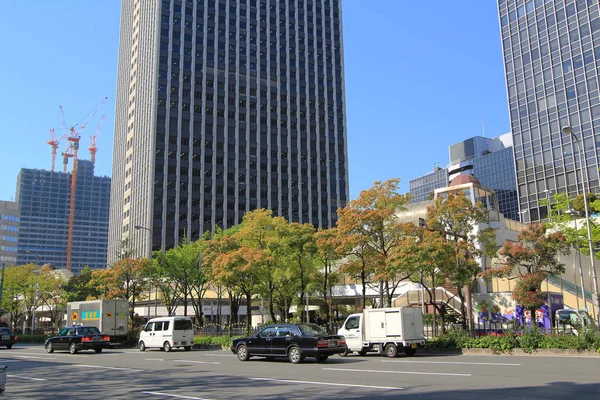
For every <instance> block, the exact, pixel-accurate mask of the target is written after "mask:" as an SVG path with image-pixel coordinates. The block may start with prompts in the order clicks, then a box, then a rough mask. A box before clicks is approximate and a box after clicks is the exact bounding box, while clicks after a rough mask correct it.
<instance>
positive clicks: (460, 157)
mask: <svg viewBox="0 0 600 400" xmlns="http://www.w3.org/2000/svg"><path fill="white" fill-rule="evenodd" d="M510 139H511V138H510V134H509V133H508V134H505V135H502V136H500V137H499V138H486V137H482V136H475V137H472V138H470V139H467V140H463V141H462V142H459V143H456V144H453V145H452V146H450V147H449V155H450V160H451V162H450V164H449V166H448V168H440V169H438V170H436V171H434V172H431V173H429V174H427V175H423V176H421V177H419V178H415V179H412V180H411V181H410V195H411V200H410V202H411V203H418V202H421V201H426V200H431V199H432V198H433V194H434V192H435V189H441V188H445V187H448V185H449V183H450V181H452V179H454V178H455V177H456V176H458V175H460V174H470V175H473V176H474V177H475V178H477V180H478V181H479V183H480V184H481V186H482V187H484V188H487V189H492V190H494V191H495V192H496V198H497V200H498V209H499V210H500V212H501V213H502V214H503V215H504V216H505V217H506V218H510V219H512V220H518V219H519V207H518V204H517V188H516V180H515V163H514V159H513V150H512V146H511V140H510Z"/></svg>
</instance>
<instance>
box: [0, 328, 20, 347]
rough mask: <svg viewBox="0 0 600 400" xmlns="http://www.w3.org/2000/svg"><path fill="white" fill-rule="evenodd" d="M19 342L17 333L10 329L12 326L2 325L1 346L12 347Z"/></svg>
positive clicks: (0, 333) (0, 332) (0, 331)
mask: <svg viewBox="0 0 600 400" xmlns="http://www.w3.org/2000/svg"><path fill="white" fill-rule="evenodd" d="M16 342H17V335H15V334H14V333H12V332H11V331H10V328H6V327H0V346H6V348H7V349H12V347H13V344H15V343H16Z"/></svg>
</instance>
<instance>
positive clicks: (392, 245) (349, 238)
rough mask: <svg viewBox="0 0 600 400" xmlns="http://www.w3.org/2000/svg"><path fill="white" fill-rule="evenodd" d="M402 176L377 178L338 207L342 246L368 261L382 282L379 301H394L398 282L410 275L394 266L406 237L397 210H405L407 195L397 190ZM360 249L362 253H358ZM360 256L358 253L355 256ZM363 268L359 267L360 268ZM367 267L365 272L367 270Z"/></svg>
mask: <svg viewBox="0 0 600 400" xmlns="http://www.w3.org/2000/svg"><path fill="white" fill-rule="evenodd" d="M399 188H400V179H390V180H388V181H386V182H379V181H378V182H375V183H374V184H373V187H372V188H370V189H367V190H363V191H362V192H360V194H359V196H358V198H357V199H356V200H352V201H350V202H349V203H348V205H347V206H346V207H344V208H341V209H339V210H338V223H337V227H338V233H339V236H340V238H341V240H342V245H341V248H345V249H346V253H347V254H348V255H351V256H352V255H354V256H355V257H353V258H355V260H354V261H355V262H356V261H357V262H358V263H359V264H362V263H365V266H366V265H368V266H369V267H368V269H369V270H371V271H372V274H373V277H374V279H375V280H376V281H378V283H379V294H380V305H381V306H383V305H387V306H390V305H391V301H392V298H393V296H394V291H395V289H396V288H397V286H398V284H399V283H400V282H401V281H402V280H404V279H406V278H407V275H405V274H400V275H399V274H398V268H396V267H394V259H395V256H394V253H395V251H396V250H397V248H398V245H399V242H400V241H401V240H402V239H403V237H404V235H405V233H404V230H405V225H404V224H402V223H400V222H399V219H398V215H397V212H398V211H401V210H404V209H405V208H406V207H405V206H406V204H408V196H406V195H404V194H400V193H399V192H398V190H399ZM356 249H360V253H359V254H357V253H356ZM356 256H358V257H356ZM359 269H360V268H359ZM366 272H367V271H366V269H365V270H364V272H363V273H366Z"/></svg>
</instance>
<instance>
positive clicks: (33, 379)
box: [6, 375, 45, 381]
mask: <svg viewBox="0 0 600 400" xmlns="http://www.w3.org/2000/svg"><path fill="white" fill-rule="evenodd" d="M6 376H7V377H9V378H18V379H25V380H28V381H45V379H42V378H32V377H30V376H21V375H6Z"/></svg>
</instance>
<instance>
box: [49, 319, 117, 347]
mask: <svg viewBox="0 0 600 400" xmlns="http://www.w3.org/2000/svg"><path fill="white" fill-rule="evenodd" d="M44 346H45V347H46V351H47V352H48V353H54V351H55V350H68V351H69V352H70V353H71V354H76V353H77V352H79V351H81V350H94V351H95V352H96V353H102V350H103V349H107V348H109V347H110V337H109V336H108V335H104V334H102V333H101V332H100V330H99V329H98V328H96V327H95V326H79V325H77V326H67V327H64V328H62V329H61V330H60V331H59V332H58V333H57V334H56V336H53V337H51V338H48V339H46V343H45V344H44Z"/></svg>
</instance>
